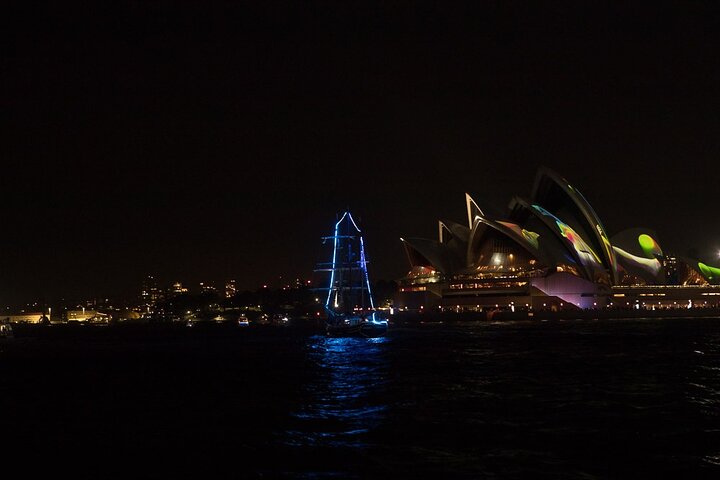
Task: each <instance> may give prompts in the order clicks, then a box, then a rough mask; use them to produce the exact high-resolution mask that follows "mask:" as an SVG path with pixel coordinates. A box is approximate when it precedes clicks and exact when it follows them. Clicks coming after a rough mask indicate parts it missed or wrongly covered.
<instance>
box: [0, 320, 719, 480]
mask: <svg viewBox="0 0 720 480" xmlns="http://www.w3.org/2000/svg"><path fill="white" fill-rule="evenodd" d="M52 328H53V327H48V329H47V330H46V331H45V332H44V333H37V334H33V335H25V336H23V335H16V338H15V339H13V340H12V341H11V342H5V343H3V344H0V380H1V382H0V385H1V386H0V389H1V390H0V406H1V407H2V414H3V427H4V428H3V432H4V437H5V442H4V444H5V445H6V446H5V450H4V453H5V458H6V459H8V458H9V459H11V460H10V461H11V462H13V463H16V462H18V463H19V465H21V468H22V469H23V471H24V472H25V474H29V475H31V476H32V475H33V474H34V473H39V471H40V470H47V469H51V470H52V471H53V472H54V474H56V475H57V474H61V473H64V472H67V473H71V474H73V476H74V477H83V478H84V477H88V478H89V477H93V478H108V477H116V476H117V477H120V476H122V477H126V476H128V475H133V476H135V477H140V478H171V477H172V478H177V477H179V476H180V477H192V478H219V477H222V478H343V479H345V478H502V479H508V478H553V479H558V478H560V479H575V478H577V479H593V478H597V479H615V478H720V319H713V318H705V319H702V318H695V319H683V318H673V319H632V320H612V319H604V320H557V321H542V320H533V321H514V322H495V323H490V322H468V323H463V324H453V325H449V324H423V325H415V326H400V325H393V326H391V329H390V332H389V334H388V336H386V337H383V338H378V339H355V338H348V339H345V338H327V337H325V336H323V335H321V334H319V332H315V331H311V330H294V329H291V328H267V329H251V328H250V329H247V328H246V329H239V328H238V329H228V328H208V329H204V330H203V329H198V330H192V329H184V330H180V329H176V330H173V331H163V330H162V329H158V328H151V327H150V326H134V327H133V328H124V327H95V328H93V327H90V328H88V329H85V330H83V329H82V328H77V329H75V331H73V332H63V333H58V332H59V331H58V332H55V333H50V329H52ZM21 459H22V460H21ZM228 472H229V473H228Z"/></svg>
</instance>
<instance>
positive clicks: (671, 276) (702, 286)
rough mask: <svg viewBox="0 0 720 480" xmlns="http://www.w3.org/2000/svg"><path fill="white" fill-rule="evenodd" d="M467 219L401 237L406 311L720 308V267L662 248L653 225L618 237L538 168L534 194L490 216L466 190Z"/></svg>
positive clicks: (401, 302)
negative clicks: (431, 235)
mask: <svg viewBox="0 0 720 480" xmlns="http://www.w3.org/2000/svg"><path fill="white" fill-rule="evenodd" d="M465 199H466V207H467V222H468V223H467V225H462V224H459V223H455V222H450V221H439V222H438V238H437V240H433V239H425V238H403V239H401V240H402V242H403V245H404V247H405V252H406V253H407V258H408V261H409V263H410V271H409V272H408V274H407V275H406V276H405V277H404V278H402V279H401V280H400V288H399V291H398V295H397V297H396V299H395V306H396V307H400V308H401V309H403V308H404V309H410V310H413V309H421V308H425V309H427V308H440V309H458V310H474V309H480V310H482V309H484V308H489V307H492V308H511V309H513V310H514V309H515V308H521V309H543V308H546V309H553V310H557V309H566V308H604V307H617V308H620V307H625V308H635V309H640V308H644V309H655V308H673V307H675V308H684V307H687V306H690V307H695V306H697V307H702V306H718V304H719V303H720V269H719V268H716V267H712V266H710V265H707V264H706V263H703V262H702V261H700V260H699V259H696V258H687V257H681V256H675V255H671V254H668V253H667V252H664V251H663V249H662V248H661V246H660V244H659V242H658V240H657V236H656V234H655V232H654V231H652V230H648V229H645V228H630V229H628V230H624V231H621V232H619V233H617V234H614V235H612V236H610V235H609V233H608V232H607V231H606V229H605V227H604V226H603V224H602V222H601V221H600V218H598V216H597V214H596V213H595V211H594V210H593V208H592V207H591V206H590V204H589V203H588V201H587V200H586V199H585V198H584V197H583V195H582V194H581V193H580V191H579V190H577V189H576V188H575V187H573V186H572V185H571V184H569V183H568V182H567V181H566V180H565V179H564V178H562V177H561V176H559V175H558V174H556V173H555V172H553V171H551V170H549V169H547V168H541V169H540V170H539V171H538V173H537V175H536V177H535V182H534V185H533V188H532V193H531V195H530V197H529V198H522V197H514V198H512V200H511V201H510V204H509V206H508V209H507V212H506V213H505V215H504V216H502V218H490V216H488V215H486V214H485V213H484V212H483V210H482V208H481V207H480V206H479V205H478V204H477V203H476V202H475V201H474V200H473V199H472V198H471V197H470V195H467V194H466V195H465Z"/></svg>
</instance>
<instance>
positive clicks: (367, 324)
mask: <svg viewBox="0 0 720 480" xmlns="http://www.w3.org/2000/svg"><path fill="white" fill-rule="evenodd" d="M353 320H355V319H349V320H345V321H343V322H338V323H328V324H327V325H326V332H327V335H328V336H329V337H361V338H375V337H382V336H384V335H385V334H386V333H387V329H388V325H387V322H373V321H367V320H364V319H358V320H355V321H353Z"/></svg>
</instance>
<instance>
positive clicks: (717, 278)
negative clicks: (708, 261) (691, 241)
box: [698, 262, 720, 283]
mask: <svg viewBox="0 0 720 480" xmlns="http://www.w3.org/2000/svg"><path fill="white" fill-rule="evenodd" d="M698 268H699V269H700V273H702V274H703V276H704V277H705V278H707V280H708V282H710V283H719V282H720V268H715V267H711V266H710V265H705V264H704V263H702V262H698Z"/></svg>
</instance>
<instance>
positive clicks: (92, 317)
mask: <svg viewBox="0 0 720 480" xmlns="http://www.w3.org/2000/svg"><path fill="white" fill-rule="evenodd" d="M65 315H66V317H67V318H66V319H67V321H68V322H100V323H106V322H108V321H109V320H110V315H108V314H106V313H101V312H98V311H97V310H88V309H85V308H83V309H82V310H68V311H67V312H66V313H65Z"/></svg>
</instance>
